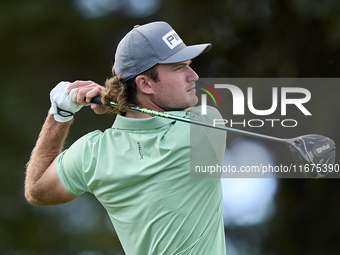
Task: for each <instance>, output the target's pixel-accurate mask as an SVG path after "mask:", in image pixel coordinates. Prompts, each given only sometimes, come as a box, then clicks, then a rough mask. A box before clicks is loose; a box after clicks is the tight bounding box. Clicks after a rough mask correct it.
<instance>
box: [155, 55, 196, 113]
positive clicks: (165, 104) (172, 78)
mask: <svg viewBox="0 0 340 255" xmlns="http://www.w3.org/2000/svg"><path fill="white" fill-rule="evenodd" d="M190 64H191V60H188V61H185V62H180V63H175V64H161V65H159V66H158V77H159V81H158V82H156V83H155V84H154V92H155V94H154V103H155V104H156V105H158V106H159V107H160V108H162V109H163V110H164V111H170V110H183V109H186V108H188V107H190V106H193V105H195V104H197V102H198V98H197V96H196V89H195V81H196V80H198V75H197V74H196V73H195V72H194V70H192V69H191V67H190V66H189V65H190Z"/></svg>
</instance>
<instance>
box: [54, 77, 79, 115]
mask: <svg viewBox="0 0 340 255" xmlns="http://www.w3.org/2000/svg"><path fill="white" fill-rule="evenodd" d="M69 84H70V82H66V81H62V82H60V83H58V85H57V86H55V87H54V89H52V90H51V92H50V100H51V108H50V110H49V114H51V115H54V119H55V120H56V121H58V122H67V121H70V120H71V119H72V118H73V116H74V114H75V113H76V112H78V111H79V110H80V109H81V108H82V107H83V106H84V105H77V104H75V103H74V102H73V101H72V95H73V93H74V91H75V88H74V89H72V90H71V91H70V94H69V95H67V94H66V92H67V87H68V85H69Z"/></svg>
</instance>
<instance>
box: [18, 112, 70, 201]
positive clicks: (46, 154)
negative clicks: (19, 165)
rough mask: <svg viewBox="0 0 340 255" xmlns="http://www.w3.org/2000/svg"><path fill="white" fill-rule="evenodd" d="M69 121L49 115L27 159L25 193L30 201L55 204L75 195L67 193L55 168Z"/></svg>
mask: <svg viewBox="0 0 340 255" xmlns="http://www.w3.org/2000/svg"><path fill="white" fill-rule="evenodd" d="M71 123H72V121H68V122H65V123H60V122H57V121H55V120H54V117H53V115H48V116H47V118H46V120H45V123H44V125H43V127H42V130H41V132H40V134H39V138H38V140H37V143H36V146H35V147H34V149H33V151H32V154H31V158H30V161H29V162H28V163H27V169H26V180H25V197H26V199H27V201H28V202H29V203H31V204H33V205H41V206H47V205H57V204H62V203H66V202H69V201H71V200H73V199H75V198H76V196H73V195H71V194H69V193H68V192H67V191H66V189H65V188H64V186H63V185H62V183H61V182H60V180H59V178H58V176H57V172H56V158H57V156H58V155H59V154H60V153H61V152H62V149H63V146H64V142H65V139H66V136H67V134H68V131H69V128H70V126H71Z"/></svg>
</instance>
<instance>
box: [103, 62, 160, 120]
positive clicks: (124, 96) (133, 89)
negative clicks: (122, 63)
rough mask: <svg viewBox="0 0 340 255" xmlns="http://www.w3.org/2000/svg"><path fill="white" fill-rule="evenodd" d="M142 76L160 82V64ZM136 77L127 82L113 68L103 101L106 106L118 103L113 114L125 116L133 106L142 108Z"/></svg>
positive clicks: (112, 111) (111, 110)
mask: <svg viewBox="0 0 340 255" xmlns="http://www.w3.org/2000/svg"><path fill="white" fill-rule="evenodd" d="M142 74H144V75H146V76H148V77H149V78H151V79H152V80H153V81H155V82H158V81H159V77H158V64H157V65H154V66H153V67H151V68H149V69H148V70H146V71H145V72H143V73H142ZM136 77H137V76H135V77H133V78H131V79H129V80H127V81H124V79H122V78H121V76H117V75H116V74H115V71H114V68H112V77H111V78H110V79H108V80H106V82H105V88H104V92H103V95H102V101H103V103H104V104H105V105H108V104H110V102H115V103H117V107H112V108H111V109H110V112H111V113H114V114H121V115H125V113H126V111H127V110H128V108H129V107H131V106H141V105H140V102H139V101H138V99H137V92H138V87H137V84H136Z"/></svg>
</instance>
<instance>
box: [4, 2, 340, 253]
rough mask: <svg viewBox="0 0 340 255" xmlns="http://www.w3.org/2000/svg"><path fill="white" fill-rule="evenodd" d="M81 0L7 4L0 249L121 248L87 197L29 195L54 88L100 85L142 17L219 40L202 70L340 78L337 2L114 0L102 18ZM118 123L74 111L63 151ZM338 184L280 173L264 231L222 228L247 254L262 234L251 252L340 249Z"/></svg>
mask: <svg viewBox="0 0 340 255" xmlns="http://www.w3.org/2000/svg"><path fill="white" fill-rule="evenodd" d="M82 2H89V1H65V0H58V1H57V0H38V1H24V0H16V1H1V2H0V70H1V72H0V75H1V81H2V83H1V86H0V99H1V103H2V110H1V118H0V128H1V132H0V137H1V143H0V171H1V176H2V178H1V179H0V204H1V210H0V253H1V254H10V255H12V254H13V255H14V254H82V255H85V254H116V255H117V254H123V252H122V249H121V247H120V244H119V241H118V238H117V237H116V235H115V233H114V230H113V228H112V226H111V223H110V222H109V220H108V217H107V216H106V214H105V212H104V210H103V208H102V207H101V206H100V205H99V203H98V202H96V200H95V199H94V198H93V197H92V196H91V195H88V194H87V195H84V196H83V197H82V198H78V199H76V200H75V201H73V202H71V203H70V204H68V205H62V206H57V207H49V208H38V207H34V206H31V205H29V204H28V203H27V202H26V201H25V199H24V196H23V182H24V172H25V164H26V162H27V161H28V159H29V155H30V151H31V150H32V148H33V147H34V144H35V141H36V139H37V136H38V133H39V131H40V128H41V126H42V123H43V121H44V118H45V116H46V114H47V111H48V109H49V106H50V102H49V97H48V94H49V91H50V90H51V89H52V88H53V87H54V86H55V84H57V83H58V82H59V81H61V80H68V81H74V80H77V79H83V80H94V81H96V82H98V83H100V84H104V82H105V80H106V79H107V78H108V77H109V76H110V74H111V65H112V63H113V61H114V52H115V48H116V45H117V43H118V42H119V40H120V39H121V38H122V36H123V35H124V34H125V33H126V32H128V31H129V30H130V29H131V28H132V27H133V26H134V25H135V24H144V23H147V22H150V21H156V20H165V21H167V22H169V23H170V24H171V25H172V26H173V28H174V29H175V30H176V31H177V32H178V33H179V35H180V36H181V37H182V39H183V40H184V41H185V42H186V43H187V44H194V43H203V42H211V43H212V44H213V48H212V50H211V51H210V52H209V54H204V55H202V56H200V58H199V60H195V61H194V62H193V64H192V66H193V68H194V69H195V70H196V71H197V72H198V74H199V75H200V76H202V77H338V76H339V73H340V50H339V43H340V15H339V14H340V2H339V1H338V0H325V1H316V0H313V1H307V0H259V1H251V0H211V1H204V0H195V1H193V0H172V1H164V0H163V1H161V0H158V1H157V0H155V1H151V0H149V1H140V2H147V3H149V6H150V10H149V12H140V13H139V12H138V8H136V6H132V5H133V2H134V1H124V2H118V1H112V2H111V3H110V2H109V3H110V4H111V5H116V6H110V7H111V8H108V7H107V9H105V10H107V11H106V12H104V14H105V15H97V16H95V15H92V16H91V15H89V13H86V12H85V11H84V9H81V8H79V6H81V3H82ZM90 2H91V1H90ZM92 2H94V1H92ZM99 2H103V1H99ZM104 2H105V1H104ZM106 2H108V1H106ZM123 3H124V4H123ZM132 7H134V8H135V9H133V8H132ZM127 10H134V12H131V11H130V12H129V11H127ZM332 91H333V93H329V94H327V96H329V99H328V100H329V101H327V102H328V103H326V102H325V101H322V102H317V101H314V104H315V105H321V104H322V111H323V112H324V113H325V114H326V113H327V114H328V115H330V116H332V117H333V122H332V123H330V124H332V125H328V126H327V123H324V125H321V126H320V127H319V128H320V129H322V128H324V131H325V133H326V134H327V135H329V136H330V137H332V138H333V139H334V140H335V141H340V137H339V135H338V130H339V128H338V127H339V125H334V123H336V124H338V121H334V118H335V119H337V118H338V117H339V111H340V107H335V106H338V105H336V104H335V103H336V102H337V101H338V97H339V92H340V89H339V88H338V87H334V88H332ZM317 93H320V94H322V93H324V91H323V90H322V88H320V89H319V92H317ZM259 97H260V95H259ZM332 102H333V103H332ZM113 120H114V116H106V117H103V116H95V115H94V114H93V113H92V112H91V111H90V109H85V110H84V111H82V112H80V113H79V114H77V118H76V121H75V123H74V125H73V129H72V130H71V133H70V136H69V137H68V140H67V145H66V146H68V145H69V144H71V143H72V142H73V141H74V140H76V139H77V138H78V137H80V136H81V135H83V134H85V133H86V132H88V131H91V130H94V129H105V128H106V127H109V126H110V125H111V124H112V122H113ZM301 133H303V130H301ZM338 183H339V181H338V180H336V179H335V180H320V181H310V180H302V179H301V180H280V185H279V191H278V194H277V197H276V213H275V215H274V217H273V218H272V219H268V221H267V222H266V223H264V224H262V225H260V226H254V227H249V228H246V227H242V228H241V227H229V228H227V229H226V231H227V232H226V233H227V235H228V236H229V237H230V238H231V239H232V240H234V242H235V243H236V244H239V246H240V247H241V246H243V247H249V249H250V250H251V247H252V244H253V241H254V240H255V239H256V240H260V241H258V242H257V244H258V243H260V248H259V249H257V250H253V252H250V253H247V254H311V255H313V254H315V255H318V254H320V255H324V254H327V255H329V254H339V252H340V245H339V244H338V240H339V238H340V217H339V216H338V214H339V212H340V208H339V197H340V191H339V188H338ZM70 215H73V216H70ZM84 219H85V220H84ZM254 238H255V239H254ZM247 245H248V246H247ZM91 251H92V252H91ZM95 251H97V252H95Z"/></svg>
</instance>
